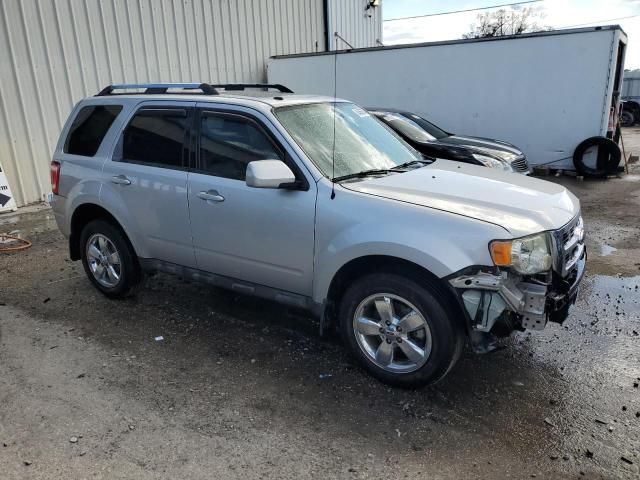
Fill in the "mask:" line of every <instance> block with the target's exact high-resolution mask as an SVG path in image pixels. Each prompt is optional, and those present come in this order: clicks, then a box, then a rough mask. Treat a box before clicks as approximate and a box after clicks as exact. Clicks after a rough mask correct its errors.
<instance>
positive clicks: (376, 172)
mask: <svg viewBox="0 0 640 480" xmlns="http://www.w3.org/2000/svg"><path fill="white" fill-rule="evenodd" d="M391 172H395V170H388V169H378V170H363V171H361V172H357V173H350V174H349V175H342V176H340V177H334V179H333V181H334V182H341V181H343V180H349V179H351V178H364V177H369V176H371V175H384V174H386V173H391Z"/></svg>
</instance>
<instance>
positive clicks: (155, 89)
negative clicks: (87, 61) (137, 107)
mask: <svg viewBox="0 0 640 480" xmlns="http://www.w3.org/2000/svg"><path fill="white" fill-rule="evenodd" d="M134 88H144V89H145V90H144V92H143V93H145V94H147V95H153V94H158V93H167V90H169V89H170V88H182V89H184V90H202V93H203V94H204V95H218V92H217V91H216V89H215V88H213V87H212V86H211V85H209V84H208V83H116V84H113V85H107V86H106V87H105V88H103V89H102V90H100V92H99V93H98V94H97V95H96V97H104V96H107V95H122V94H123V93H120V94H118V93H114V90H126V89H134Z"/></svg>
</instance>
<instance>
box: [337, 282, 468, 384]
mask: <svg viewBox="0 0 640 480" xmlns="http://www.w3.org/2000/svg"><path fill="white" fill-rule="evenodd" d="M440 298H442V295H439V294H438V291H437V289H435V288H433V287H432V286H430V285H429V284H428V282H425V284H424V285H422V284H419V283H417V282H416V281H414V280H413V279H411V278H406V277H403V276H400V275H397V274H383V273H379V274H378V273H377V274H372V275H367V276H365V277H363V278H361V279H359V280H358V281H356V282H355V283H354V284H353V285H352V286H351V287H350V288H349V289H348V290H347V292H346V293H345V295H344V297H343V299H342V302H341V306H340V314H339V315H340V329H341V332H342V335H343V337H344V339H345V342H346V343H347V345H349V347H350V349H351V351H352V353H353V354H354V355H355V356H356V358H357V359H358V360H359V361H360V363H361V364H362V365H363V366H364V367H365V368H366V369H367V370H368V371H369V372H370V373H371V374H372V375H373V376H375V377H376V378H378V379H379V380H381V381H383V382H385V383H389V384H392V385H396V386H402V387H420V386H424V385H427V384H431V383H435V382H437V381H438V380H440V379H441V378H443V377H444V376H445V375H446V374H447V373H448V372H449V370H451V368H453V366H454V365H455V363H456V362H457V360H458V359H459V357H460V354H461V353H462V349H463V346H464V335H463V334H462V332H461V329H460V328H459V327H458V325H457V324H456V323H455V319H454V318H452V314H451V312H450V309H449V308H448V307H447V305H446V303H441V300H439V299H440Z"/></svg>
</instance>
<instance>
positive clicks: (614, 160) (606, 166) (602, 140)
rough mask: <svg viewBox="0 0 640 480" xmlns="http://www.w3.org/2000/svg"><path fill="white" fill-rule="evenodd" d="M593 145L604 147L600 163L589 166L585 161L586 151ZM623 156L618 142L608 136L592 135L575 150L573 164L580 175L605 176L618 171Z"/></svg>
mask: <svg viewBox="0 0 640 480" xmlns="http://www.w3.org/2000/svg"><path fill="white" fill-rule="evenodd" d="M591 147H598V150H600V149H603V153H602V155H598V157H599V158H598V163H597V164H596V166H595V167H590V166H587V165H585V164H584V161H583V160H584V158H583V157H584V154H585V152H586V151H587V150H588V149H590V148H591ZM599 153H600V152H599ZM621 158H622V154H621V152H620V147H618V144H617V143H616V142H614V141H613V140H611V139H609V138H606V137H591V138H587V139H586V140H584V141H583V142H581V143H580V144H579V145H578V146H577V147H576V149H575V151H574V152H573V165H574V166H575V167H576V170H577V171H578V173H579V174H580V175H584V176H587V177H604V176H606V175H607V174H609V173H613V172H615V171H616V169H617V168H618V165H619V164H620V159H621Z"/></svg>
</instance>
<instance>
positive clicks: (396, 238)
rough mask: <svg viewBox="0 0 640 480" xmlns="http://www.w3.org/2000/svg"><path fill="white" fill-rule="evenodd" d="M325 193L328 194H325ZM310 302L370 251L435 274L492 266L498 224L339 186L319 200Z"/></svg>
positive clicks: (321, 298)
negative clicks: (491, 250)
mask: <svg viewBox="0 0 640 480" xmlns="http://www.w3.org/2000/svg"><path fill="white" fill-rule="evenodd" d="M323 197H326V198H323ZM316 219H317V228H316V255H315V267H314V272H315V274H314V277H315V280H314V285H313V300H314V301H315V302H317V303H322V302H323V301H324V299H325V298H326V297H327V294H328V291H329V287H330V285H331V281H332V280H333V278H334V276H335V275H336V273H337V272H338V271H339V270H340V268H341V267H342V266H343V265H346V264H347V263H348V262H350V261H352V260H355V259H357V258H360V257H365V256H369V255H377V256H381V255H382V256H389V257H395V258H399V259H402V260H406V261H409V262H412V263H414V264H416V265H418V266H420V267H422V268H424V269H426V270H428V271H429V272H431V273H432V274H434V275H435V276H437V277H438V278H443V277H446V276H448V275H451V274H452V273H455V272H457V271H460V270H462V269H463V268H465V267H469V266H472V265H492V264H493V262H492V260H491V256H490V254H489V248H488V245H489V242H490V241H491V240H493V239H496V238H503V237H505V234H506V231H505V230H504V229H502V228H501V227H498V226H496V225H494V224H490V223H487V222H482V221H480V220H475V219H472V218H468V217H464V216H461V215H457V214H451V213H448V212H443V211H440V210H435V209H431V208H426V207H422V206H417V205H412V204H408V203H403V202H397V201H394V200H389V199H384V198H380V197H376V196H371V195H367V194H360V193H354V192H351V191H348V190H346V189H340V192H337V194H336V196H335V199H334V200H331V199H330V197H329V196H328V195H323V194H322V192H321V193H320V194H319V196H318V202H317V215H316Z"/></svg>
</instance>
